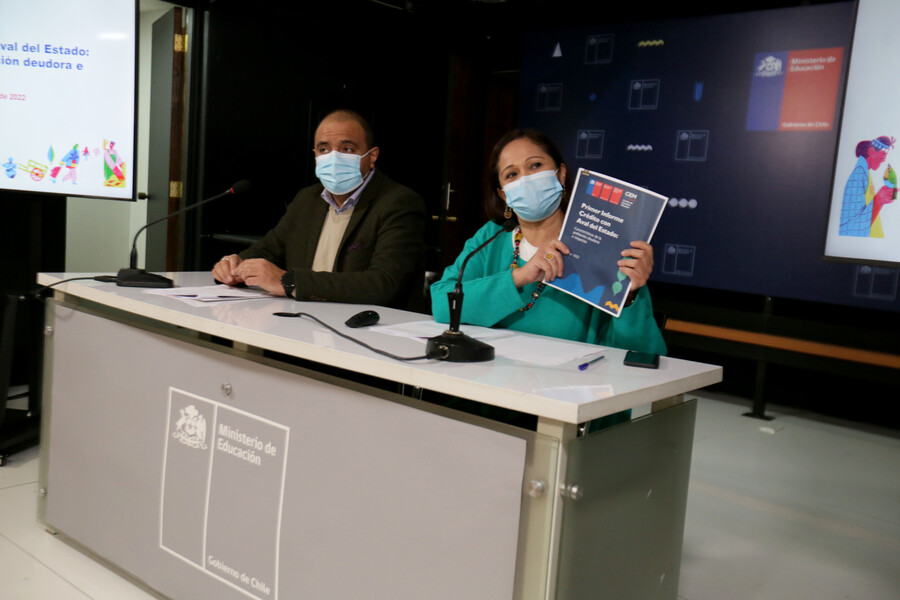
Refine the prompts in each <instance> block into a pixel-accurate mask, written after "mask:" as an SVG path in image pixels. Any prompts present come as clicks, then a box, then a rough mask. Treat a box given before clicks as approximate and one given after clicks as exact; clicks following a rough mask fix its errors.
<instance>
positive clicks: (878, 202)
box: [869, 164, 897, 238]
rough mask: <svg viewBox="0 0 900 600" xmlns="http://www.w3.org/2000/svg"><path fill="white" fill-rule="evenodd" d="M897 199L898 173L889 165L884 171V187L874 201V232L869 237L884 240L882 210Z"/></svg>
mask: <svg viewBox="0 0 900 600" xmlns="http://www.w3.org/2000/svg"><path fill="white" fill-rule="evenodd" d="M896 199H897V172H896V171H895V170H894V168H893V167H892V166H891V165H890V164H888V166H887V168H886V169H885V170H884V185H883V186H881V189H880V190H878V193H877V194H875V198H874V199H873V200H872V231H871V233H870V234H869V237H873V238H883V237H884V228H883V227H882V226H881V218H880V216H881V208H882V207H883V206H884V205H885V204H890V203H891V202H893V201H894V200H896Z"/></svg>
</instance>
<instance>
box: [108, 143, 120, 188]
mask: <svg viewBox="0 0 900 600" xmlns="http://www.w3.org/2000/svg"><path fill="white" fill-rule="evenodd" d="M103 176H104V177H105V181H104V182H103V185H104V186H106V187H115V188H123V187H125V161H123V160H122V157H121V156H120V155H119V151H118V150H116V143H115V142H113V141H111V140H110V141H107V140H103Z"/></svg>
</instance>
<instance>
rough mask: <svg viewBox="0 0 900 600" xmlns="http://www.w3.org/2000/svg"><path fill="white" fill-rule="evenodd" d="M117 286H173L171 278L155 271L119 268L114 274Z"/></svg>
mask: <svg viewBox="0 0 900 600" xmlns="http://www.w3.org/2000/svg"><path fill="white" fill-rule="evenodd" d="M116 285H117V286H119V287H140V288H170V287H175V284H174V283H172V280H171V279H169V278H168V277H163V276H162V275H157V274H156V273H148V272H147V271H145V270H144V269H119V273H118V274H117V275H116Z"/></svg>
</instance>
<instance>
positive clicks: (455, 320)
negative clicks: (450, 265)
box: [425, 219, 516, 362]
mask: <svg viewBox="0 0 900 600" xmlns="http://www.w3.org/2000/svg"><path fill="white" fill-rule="evenodd" d="M515 228H516V222H515V221H513V220H512V219H508V220H506V221H504V223H503V226H502V228H501V229H500V231H498V232H497V233H495V234H494V235H492V236H491V237H489V238H488V239H487V241H485V242H484V243H482V244H481V245H480V246H478V247H477V248H475V249H474V250H472V251H471V252H469V254H468V256H466V258H465V260H464V261H463V263H462V265H460V267H459V275H458V276H457V278H456V286H455V287H454V288H453V291H452V292H448V293H447V301H448V302H449V303H450V328H449V329H447V330H446V331H444V333H442V334H441V335H437V336H435V337H433V338H429V339H428V343H427V344H426V346H425V351H426V354H428V355H429V356H433V357H434V358H437V359H438V360H446V361H450V362H484V361H486V360H494V347H493V346H491V345H489V344H485V343H484V342H481V341H479V340H476V339H475V338H473V337H469V336H468V335H466V334H464V333H462V332H461V331H460V330H459V322H460V320H461V319H462V304H463V286H462V278H463V272H465V270H466V265H467V264H468V262H469V259H470V258H472V257H473V256H475V255H476V254H478V253H479V252H481V250H482V249H483V248H484V247H485V246H487V245H488V244H490V243H491V242H493V241H494V240H495V239H497V236H499V235H500V234H501V233H505V232H509V231H512V230H513V229H515Z"/></svg>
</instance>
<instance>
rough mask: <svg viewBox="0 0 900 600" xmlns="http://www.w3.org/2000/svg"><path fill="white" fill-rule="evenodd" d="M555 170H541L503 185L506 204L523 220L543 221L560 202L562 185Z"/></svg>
mask: <svg viewBox="0 0 900 600" xmlns="http://www.w3.org/2000/svg"><path fill="white" fill-rule="evenodd" d="M557 172H558V171H541V172H540V173H535V174H534V175H526V176H524V177H520V178H518V179H516V180H515V181H513V182H512V183H508V184H506V185H505V186H503V192H504V193H505V194H506V204H507V206H509V207H510V208H511V209H513V210H514V211H515V213H516V215H518V217H519V218H520V219H523V220H525V221H543V220H544V219H546V218H547V217H549V216H550V215H552V214H553V213H554V212H555V211H556V209H557V208H559V204H560V202H562V192H563V186H562V184H561V183H560V182H559V179H557V177H556V173H557Z"/></svg>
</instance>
